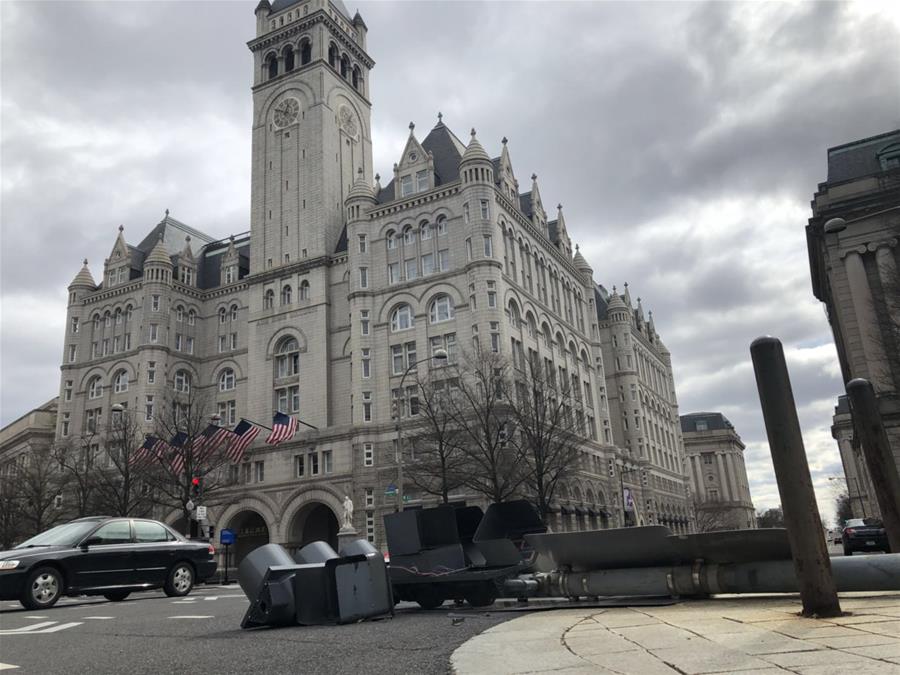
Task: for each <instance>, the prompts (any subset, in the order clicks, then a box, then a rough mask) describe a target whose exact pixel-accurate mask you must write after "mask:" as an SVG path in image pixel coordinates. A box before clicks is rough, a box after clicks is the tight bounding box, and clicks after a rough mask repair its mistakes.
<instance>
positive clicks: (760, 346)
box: [750, 336, 841, 617]
mask: <svg viewBox="0 0 900 675" xmlns="http://www.w3.org/2000/svg"><path fill="white" fill-rule="evenodd" d="M750 356H751V358H752V359H753V370H754V372H755V374H756V388H757V389H758V390H759V402H760V406H761V407H762V413H763V418H764V420H765V423H766V435H767V436H768V439H769V450H770V452H771V453H772V464H773V465H774V467H775V480H776V481H777V482H778V494H779V495H780V496H781V508H782V509H783V510H784V522H785V527H786V528H787V532H788V540H789V541H790V544H791V557H792V558H793V559H794V571H795V572H796V574H797V585H798V586H799V590H800V598H801V600H802V602H803V614H804V615H805V616H811V615H813V614H815V615H817V616H822V617H828V616H840V615H841V605H840V603H839V602H838V597H837V590H836V589H835V585H834V578H833V577H832V574H831V561H830V559H829V557H828V549H827V545H826V543H825V539H823V537H822V521H821V519H820V518H819V507H818V505H817V504H816V495H815V492H814V490H813V485H812V478H811V477H810V475H809V465H808V464H807V461H806V451H805V450H804V447H803V436H802V435H801V433H800V421H799V420H798V419H797V408H796V406H795V405H794V393H793V390H792V389H791V380H790V376H789V375H788V370H787V365H786V363H785V360H784V349H783V348H782V346H781V341H780V340H778V339H777V338H774V337H771V336H765V337H759V338H756V339H755V340H754V341H753V343H752V344H751V345H750Z"/></svg>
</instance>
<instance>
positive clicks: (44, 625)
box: [0, 621, 56, 633]
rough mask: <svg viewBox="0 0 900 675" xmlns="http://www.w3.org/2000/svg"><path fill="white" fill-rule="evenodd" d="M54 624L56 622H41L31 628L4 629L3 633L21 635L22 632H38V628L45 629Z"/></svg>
mask: <svg viewBox="0 0 900 675" xmlns="http://www.w3.org/2000/svg"><path fill="white" fill-rule="evenodd" d="M55 623H56V621H43V622H41V623H36V624H32V625H31V626H22V627H21V628H6V629H5V630H3V631H0V632H3V633H22V632H24V631H31V630H38V629H40V628H46V627H47V626H52V625H54V624H55Z"/></svg>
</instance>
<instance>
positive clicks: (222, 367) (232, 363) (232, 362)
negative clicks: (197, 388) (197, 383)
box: [210, 359, 244, 387]
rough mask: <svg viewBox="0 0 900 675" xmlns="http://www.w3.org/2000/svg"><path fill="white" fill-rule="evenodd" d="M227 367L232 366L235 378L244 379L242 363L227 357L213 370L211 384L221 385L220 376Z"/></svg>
mask: <svg viewBox="0 0 900 675" xmlns="http://www.w3.org/2000/svg"><path fill="white" fill-rule="evenodd" d="M226 368H231V370H233V371H234V379H235V380H243V379H244V373H243V371H242V370H241V367H240V365H238V362H237V361H236V360H234V359H225V360H224V361H220V362H219V363H217V364H216V365H215V367H214V368H213V371H212V378H211V380H210V384H214V385H216V386H217V387H218V385H219V376H220V375H221V374H222V371H223V370H225V369H226Z"/></svg>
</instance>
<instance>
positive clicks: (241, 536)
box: [225, 509, 269, 566]
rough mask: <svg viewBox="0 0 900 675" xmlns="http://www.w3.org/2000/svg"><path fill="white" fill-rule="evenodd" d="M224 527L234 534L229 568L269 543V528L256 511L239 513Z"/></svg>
mask: <svg viewBox="0 0 900 675" xmlns="http://www.w3.org/2000/svg"><path fill="white" fill-rule="evenodd" d="M225 527H227V528H228V529H230V530H234V533H235V543H234V558H232V561H229V566H237V565H239V564H240V563H241V560H243V559H244V556H245V555H247V554H248V553H250V551H252V550H253V549H255V548H259V547H260V546H262V545H264V544H268V543H269V528H268V527H267V526H266V521H265V520H264V519H263V517H262V516H261V515H259V514H258V513H257V512H256V511H251V510H249V509H248V510H246V511H239V512H238V513H236V514H235V515H234V516H233V517H232V518H231V520H229V521H228V525H226V526H225Z"/></svg>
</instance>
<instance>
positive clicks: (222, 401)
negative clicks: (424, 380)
mask: <svg viewBox="0 0 900 675" xmlns="http://www.w3.org/2000/svg"><path fill="white" fill-rule="evenodd" d="M256 16H257V36H256V37H255V38H254V39H253V40H251V41H250V42H249V47H250V50H251V52H252V53H253V58H254V72H255V78H254V84H253V88H252V93H253V108H254V121H253V130H252V138H253V143H252V185H251V223H250V232H249V234H246V233H245V234H241V235H238V236H235V237H231V238H229V239H228V240H222V241H214V240H213V239H212V238H211V237H208V236H206V235H204V234H203V233H201V232H198V231H196V230H193V229H192V228H190V227H188V226H187V225H185V224H183V223H180V222H179V221H177V220H176V219H174V218H173V217H171V216H170V215H169V214H168V213H167V214H166V217H165V218H164V219H163V220H162V221H161V222H160V223H159V224H158V225H157V226H156V227H155V228H154V229H153V230H152V231H151V233H150V234H149V235H148V236H147V237H146V238H145V239H144V240H143V241H142V242H141V243H140V244H138V245H137V246H130V245H128V244H127V243H126V242H125V240H124V236H123V232H122V231H121V229H120V232H119V236H118V238H117V240H116V243H115V245H114V247H113V251H112V253H111V256H110V258H109V259H108V260H107V261H106V263H105V270H104V277H103V281H102V283H100V284H96V283H95V282H94V280H93V278H92V277H91V275H90V272H89V270H88V268H87V264H86V263H85V266H84V268H83V269H82V270H81V271H80V272H79V273H78V275H77V276H76V278H75V280H74V281H73V282H72V284H71V286H70V288H69V290H70V298H69V315H68V320H67V340H66V348H65V349H66V351H65V353H64V358H63V366H62V382H61V398H60V410H61V419H64V420H66V422H67V423H68V425H69V426H68V427H67V433H68V434H74V435H77V434H80V433H82V432H83V430H85V429H86V428H88V427H89V426H91V425H93V426H94V427H96V428H100V427H102V424H103V423H104V422H103V420H104V414H108V412H107V411H108V410H109V408H110V407H111V406H112V405H113V404H115V403H120V404H122V405H125V406H127V407H128V408H129V409H130V410H132V411H133V414H137V415H138V416H139V417H140V419H142V420H144V421H145V422H146V424H148V425H151V424H152V421H151V420H150V419H149V417H150V416H152V414H153V413H154V412H155V411H154V410H153V409H152V407H151V406H152V405H154V404H156V403H157V402H158V401H161V400H163V398H164V394H165V392H166V390H167V389H171V388H178V387H182V388H183V387H184V386H185V385H184V383H185V382H186V381H189V382H190V386H191V387H192V390H193V391H198V392H201V393H202V394H204V395H205V396H206V397H207V398H208V399H209V400H211V401H214V402H215V410H217V411H218V412H219V414H220V415H221V416H222V418H223V423H227V424H229V425H231V424H233V423H234V422H235V421H236V420H237V419H238V418H240V417H246V418H248V419H250V420H254V421H258V422H262V423H267V421H268V420H270V419H271V417H272V411H273V410H281V411H282V412H285V413H289V414H292V415H295V416H296V417H298V418H300V419H302V420H303V422H304V423H306V424H307V425H310V426H307V427H304V428H303V431H301V432H300V433H298V434H297V436H295V438H294V439H293V440H292V441H290V442H286V443H283V444H281V445H279V446H277V447H274V448H272V447H269V446H266V445H265V444H263V443H262V442H260V441H261V439H259V440H258V441H257V443H256V444H255V445H253V446H251V448H250V450H249V452H248V453H247V457H246V458H245V464H244V467H241V468H240V470H238V471H236V472H235V478H236V484H235V485H234V486H233V487H232V488H230V489H229V492H228V494H227V498H226V499H225V502H224V505H223V506H219V507H211V508H210V513H211V521H212V522H213V523H214V524H215V525H217V526H218V527H232V528H236V529H238V530H239V532H238V538H239V541H241V540H242V533H243V540H244V541H247V540H250V541H253V542H258V541H265V540H271V541H276V542H280V543H286V544H288V545H289V546H297V545H300V544H301V543H303V542H305V541H308V540H310V539H311V538H326V539H332V538H333V535H334V534H335V533H336V529H337V516H338V514H340V513H341V502H342V500H343V498H344V495H350V496H351V497H352V499H353V502H354V504H355V505H356V509H355V515H354V520H355V522H354V526H355V527H356V529H357V530H358V531H360V532H361V533H366V535H367V536H369V538H370V539H372V540H373V541H375V542H376V543H377V544H379V545H383V543H384V542H383V531H382V524H381V520H382V515H383V514H384V513H385V512H389V511H393V510H394V508H395V500H394V498H393V497H390V498H386V497H385V496H384V494H385V488H386V487H387V486H388V485H389V484H390V483H392V482H394V481H396V479H397V468H398V467H397V464H396V459H395V457H396V454H395V441H396V432H395V429H394V423H393V421H392V404H393V402H394V400H399V401H400V403H401V405H400V408H401V409H402V413H401V415H402V416H404V417H405V416H406V415H407V414H408V413H409V410H408V408H407V405H408V403H407V402H408V400H409V397H408V394H409V392H406V391H401V389H405V388H406V387H405V386H403V387H402V388H401V384H404V385H406V384H409V382H410V381H409V380H407V382H405V383H404V382H403V372H404V371H405V370H406V368H407V367H408V366H409V365H411V364H412V363H413V362H415V361H418V360H422V359H424V358H425V357H427V356H431V355H432V354H433V353H434V351H435V350H437V349H438V348H440V349H444V350H446V351H447V352H448V353H449V355H450V360H451V361H453V360H458V359H460V358H462V357H463V355H464V354H465V353H466V351H467V350H468V349H472V348H473V347H474V346H475V345H476V343H477V344H478V345H479V346H480V348H482V349H490V350H492V351H496V352H498V353H500V354H502V355H504V356H506V357H508V358H509V359H510V360H512V361H516V360H517V359H521V358H523V357H524V354H525V353H526V352H527V353H528V354H529V355H530V356H532V357H533V358H540V359H543V360H544V361H545V362H546V363H549V364H552V366H553V368H554V372H556V371H557V370H558V371H559V372H561V373H564V374H565V376H566V377H567V378H571V379H572V382H573V383H575V385H576V386H577V388H578V391H579V392H581V391H583V392H584V395H583V397H582V404H583V405H582V410H581V411H580V412H579V413H578V416H577V424H578V425H579V426H580V428H581V433H582V434H583V436H584V444H583V457H582V460H581V461H580V462H579V472H578V474H577V476H576V477H575V478H574V479H573V480H572V481H570V483H569V484H568V485H566V486H565V488H564V489H563V490H562V491H561V493H560V495H559V497H558V501H559V504H558V506H557V521H556V522H555V523H552V525H553V526H554V527H556V528H561V529H583V528H587V527H600V526H609V525H615V524H617V523H618V522H620V521H621V517H622V513H621V510H622V509H621V499H620V494H621V492H620V489H621V487H622V485H623V484H630V483H633V482H634V480H635V476H636V475H637V474H636V473H634V472H630V473H628V475H627V477H626V476H625V475H620V474H621V473H622V471H623V469H627V470H629V471H630V470H632V469H635V470H639V471H642V472H644V475H645V476H646V478H645V479H644V484H643V485H642V486H641V488H640V490H641V492H642V501H641V504H644V503H645V502H646V503H647V504H649V505H650V506H649V507H648V509H647V511H648V513H647V514H645V515H644V516H643V518H644V519H645V520H650V521H651V522H665V523H667V524H669V525H670V526H671V527H672V528H673V529H675V530H677V531H687V530H688V529H689V513H688V510H687V506H688V503H689V502H688V500H687V489H686V481H685V477H684V475H683V472H682V461H683V449H682V447H681V439H680V434H679V432H678V426H677V419H678V417H677V403H676V399H675V392H674V383H673V379H672V369H671V361H670V359H669V355H668V352H667V351H666V350H665V347H664V346H663V345H662V343H661V342H660V341H659V336H658V335H657V334H656V332H655V329H654V328H653V324H652V320H650V321H649V322H644V319H643V315H642V310H640V309H638V310H636V311H635V312H634V313H633V314H632V315H629V316H630V317H631V318H624V319H622V320H621V321H620V320H619V319H618V318H612V319H611V318H609V317H608V316H607V314H606V307H607V306H608V305H609V303H611V302H613V301H614V300H615V299H616V298H618V296H616V295H615V294H612V295H610V294H609V293H607V292H606V291H605V290H604V289H602V287H598V286H595V284H594V281H593V279H592V275H593V272H592V270H591V268H590V266H589V265H588V264H587V262H586V261H585V260H584V258H583V256H581V254H580V253H579V252H578V251H577V246H576V247H575V249H574V250H573V246H572V243H571V240H570V238H569V235H568V233H567V230H566V225H565V219H564V216H563V212H562V207H561V206H559V207H557V210H556V217H555V219H552V220H551V219H549V218H548V215H547V212H546V210H545V208H544V205H543V203H542V200H541V195H540V190H539V187H538V181H537V176H535V175H533V176H532V183H531V189H530V191H529V192H526V193H524V194H520V192H519V184H518V181H517V180H516V178H515V174H514V172H513V168H512V162H511V159H510V154H509V151H508V149H507V143H506V139H504V140H503V143H502V148H501V151H500V155H499V156H498V157H496V158H491V156H490V155H488V153H487V152H486V151H485V150H484V148H483V147H482V146H481V144H480V142H479V141H478V139H477V138H476V134H475V132H474V130H472V132H471V134H470V139H469V142H468V143H467V144H466V143H463V142H462V141H461V140H460V139H459V138H458V137H457V136H456V135H455V134H454V133H453V132H452V131H451V130H450V129H449V127H447V126H446V125H445V124H444V123H443V121H442V119H441V117H440V115H439V117H438V122H437V124H436V125H435V126H434V127H433V128H432V129H431V130H430V131H429V132H428V134H426V135H425V137H424V138H423V139H422V140H421V141H420V140H419V138H418V136H417V135H416V132H415V127H414V125H412V124H411V125H410V133H409V138H408V140H407V142H406V146H405V147H404V149H403V152H402V153H401V154H400V155H399V157H398V161H397V163H396V164H395V165H394V167H393V176H392V178H391V180H390V181H387V182H386V183H387V184H386V185H384V186H382V183H381V177H380V176H379V175H377V174H374V171H373V166H372V144H371V128H370V109H371V104H370V101H369V99H368V92H369V86H368V83H369V76H370V70H371V68H372V67H373V65H374V62H373V61H372V59H371V58H370V57H369V55H368V54H367V53H366V31H367V28H366V26H365V23H364V22H363V20H362V17H360V16H359V14H358V13H357V14H356V16H354V17H352V18H351V17H350V15H349V14H348V13H347V12H346V9H345V7H344V6H343V3H341V2H336V3H335V2H329V1H328V0H307V1H305V2H301V1H291V0H276V2H275V3H274V4H272V5H270V4H269V2H268V0H263V1H262V2H260V4H259V6H258V7H257V10H256ZM120 269H121V270H122V271H121V272H120V271H119V270H120ZM619 302H620V303H621V304H622V306H623V307H628V306H629V304H630V297H629V296H628V295H627V294H626V295H625V297H624V298H621V299H619ZM629 326H631V327H630V328H629ZM611 331H615V332H616V335H625V334H630V335H632V336H633V339H634V344H633V345H630V346H629V345H627V344H626V345H623V347H622V351H621V352H619V351H616V348H614V347H613V348H609V347H608V344H611V342H610V341H612V342H615V339H622V338H621V337H618V338H611V337H609V335H610V334H611ZM610 349H611V351H610ZM626 351H627V352H628V353H629V354H632V355H633V356H634V358H635V364H634V365H632V364H631V363H630V362H629V363H628V364H627V365H622V367H621V368H619V367H618V365H617V366H616V367H613V368H610V367H609V366H608V363H609V362H610V360H611V359H612V360H613V361H614V360H615V358H617V356H618V355H619V354H620V353H621V354H623V355H624V354H625V352H626ZM295 355H296V356H295ZM621 358H622V362H623V364H624V360H625V356H622V357H621ZM629 358H630V357H629ZM638 358H644V359H646V363H647V364H648V368H649V364H651V362H652V368H650V369H644V368H640V369H639V366H638V365H637V359H638ZM628 375H630V376H633V379H634V381H635V382H638V383H640V384H641V389H640V391H641V402H642V403H641V411H642V412H641V417H642V419H644V420H645V424H647V425H648V427H647V428H648V430H650V429H652V430H653V431H652V434H650V433H648V437H647V440H646V442H644V441H642V440H641V438H642V437H641V435H640V434H638V435H637V436H634V435H627V434H626V433H623V431H622V424H623V419H620V418H621V417H622V416H621V415H620V414H619V413H618V412H616V414H615V415H612V416H611V409H610V407H609V403H610V401H612V400H614V399H615V400H618V398H617V396H618V395H617V396H616V397H613V396H611V395H610V396H607V393H606V392H607V388H610V389H611V390H612V389H615V391H617V392H618V391H620V389H621V388H622V387H626V385H625V383H626V381H627V382H629V383H630V382H631V381H632V380H630V379H628V380H626V379H623V378H626V376H628ZM185 378H187V380H186V379H185ZM625 390H627V387H626V389H625ZM629 407H630V404H629ZM628 416H629V417H630V416H631V413H630V411H629V413H628ZM98 425H99V426H98ZM57 433H58V436H63V435H64V434H63V432H62V426H61V425H60V426H59V428H58V432H57ZM651 435H652V440H651ZM638 482H640V479H638ZM406 492H407V495H408V496H409V497H410V498H411V505H413V506H416V505H423V504H429V503H431V501H429V500H428V499H426V498H424V497H423V496H422V495H421V494H417V493H416V492H414V491H413V490H412V489H410V488H409V487H407V491H406ZM454 499H456V500H466V499H468V500H470V501H471V500H473V497H472V495H467V494H465V493H464V492H461V493H459V494H456V495H454ZM640 508H641V509H642V508H643V507H640ZM639 510H640V509H639ZM177 517H178V513H177V512H176V511H173V512H172V513H170V514H166V518H167V519H168V520H174V519H175V518H177Z"/></svg>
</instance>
